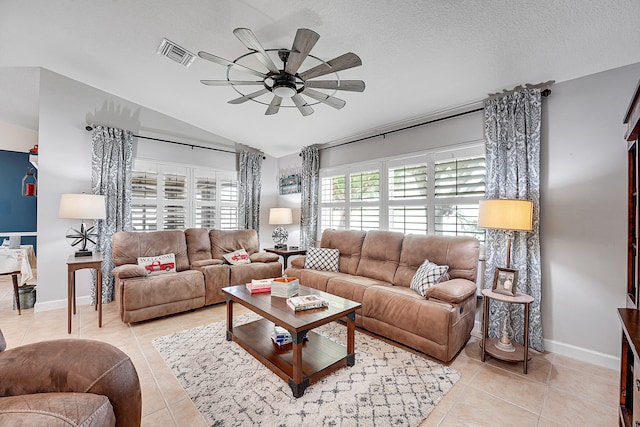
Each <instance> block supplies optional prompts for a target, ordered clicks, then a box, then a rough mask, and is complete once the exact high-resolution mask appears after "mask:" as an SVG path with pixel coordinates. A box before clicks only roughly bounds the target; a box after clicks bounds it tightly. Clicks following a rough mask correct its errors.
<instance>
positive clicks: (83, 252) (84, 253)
mask: <svg viewBox="0 0 640 427" xmlns="http://www.w3.org/2000/svg"><path fill="white" fill-rule="evenodd" d="M75 255H76V258H78V257H83V256H92V255H93V252H91V251H89V250H86V249H85V250H82V249H81V250H79V251H76V254H75Z"/></svg>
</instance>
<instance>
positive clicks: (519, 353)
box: [480, 289, 533, 374]
mask: <svg viewBox="0 0 640 427" xmlns="http://www.w3.org/2000/svg"><path fill="white" fill-rule="evenodd" d="M482 295H483V296H484V318H483V319H482V342H481V344H480V346H481V347H482V356H481V358H482V361H483V362H484V360H485V358H486V355H487V354H489V355H491V356H493V357H495V358H496V359H500V360H504V361H507V362H523V364H524V366H523V371H524V373H525V374H526V373H527V365H528V362H529V359H531V358H530V357H529V305H530V304H531V303H532V302H533V297H532V296H530V295H527V294H523V293H520V292H518V293H516V296H515V297H513V296H510V295H504V294H499V293H496V292H493V291H492V290H491V289H483V290H482ZM491 300H496V301H500V302H506V303H509V304H524V331H523V332H524V345H520V344H518V343H515V342H512V344H513V346H514V347H515V349H516V350H515V351H513V352H508V351H504V350H500V349H499V348H498V347H496V346H495V344H496V342H498V338H489V336H488V334H489V304H490V303H491Z"/></svg>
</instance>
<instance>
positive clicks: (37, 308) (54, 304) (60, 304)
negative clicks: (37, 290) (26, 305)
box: [33, 295, 91, 313]
mask: <svg viewBox="0 0 640 427" xmlns="http://www.w3.org/2000/svg"><path fill="white" fill-rule="evenodd" d="M89 304H91V296H90V295H86V296H83V297H77V298H76V307H77V306H79V305H89ZM59 308H67V299H66V298H65V299H59V300H55V301H46V302H37V301H36V303H35V305H34V306H33V311H34V313H39V312H41V311H49V310H57V309H59Z"/></svg>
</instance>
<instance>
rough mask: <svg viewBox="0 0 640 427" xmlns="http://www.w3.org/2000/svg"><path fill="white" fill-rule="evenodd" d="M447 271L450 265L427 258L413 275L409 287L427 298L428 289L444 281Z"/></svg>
mask: <svg viewBox="0 0 640 427" xmlns="http://www.w3.org/2000/svg"><path fill="white" fill-rule="evenodd" d="M447 271H449V266H448V265H437V264H434V263H432V262H431V261H429V260H428V259H425V260H424V262H423V263H422V264H421V265H420V267H418V269H417V270H416V273H415V274H414V275H413V278H412V279H411V285H409V287H410V288H411V289H413V290H414V291H416V292H418V293H419V294H420V295H422V296H423V297H425V298H426V297H427V289H429V288H430V287H432V286H433V285H435V284H436V283H439V282H440V281H442V279H443V278H444V277H445V275H446V274H447Z"/></svg>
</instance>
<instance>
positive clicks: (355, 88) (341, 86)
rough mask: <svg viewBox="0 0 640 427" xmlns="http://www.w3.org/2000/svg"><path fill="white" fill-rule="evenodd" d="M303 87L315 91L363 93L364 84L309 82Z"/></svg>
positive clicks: (325, 81) (354, 82)
mask: <svg viewBox="0 0 640 427" xmlns="http://www.w3.org/2000/svg"><path fill="white" fill-rule="evenodd" d="M304 85H305V86H306V87H313V88H316V89H335V90H348V91H351V92H363V91H364V82H363V81H362V80H309V81H307V82H305V83H304Z"/></svg>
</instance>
